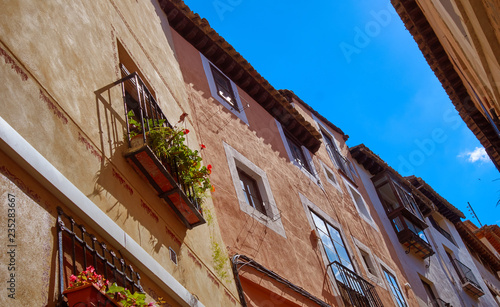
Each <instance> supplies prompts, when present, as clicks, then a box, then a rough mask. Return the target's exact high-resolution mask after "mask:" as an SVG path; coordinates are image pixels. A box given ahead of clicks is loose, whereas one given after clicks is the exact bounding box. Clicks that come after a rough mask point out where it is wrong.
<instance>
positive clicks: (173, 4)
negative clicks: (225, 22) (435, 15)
mask: <svg viewBox="0 0 500 307" xmlns="http://www.w3.org/2000/svg"><path fill="white" fill-rule="evenodd" d="M159 2H160V7H161V8H162V10H163V11H164V12H165V14H166V15H167V18H168V22H169V24H170V26H171V27H172V28H173V29H174V30H175V31H176V32H177V33H179V34H180V35H181V36H182V37H183V38H184V39H186V40H187V41H188V42H189V43H190V44H191V45H193V46H194V47H195V48H196V49H198V51H200V52H201V53H202V54H203V55H204V56H205V57H206V58H207V59H208V60H210V61H211V62H212V63H213V64H214V65H215V66H217V67H218V68H219V69H220V70H221V71H222V72H223V73H224V74H226V75H227V76H228V77H229V78H231V80H232V81H233V82H235V83H236V84H237V85H238V86H239V87H240V88H241V89H242V90H244V91H245V92H246V93H248V94H249V95H250V96H251V97H252V98H253V99H254V100H255V101H257V102H258V103H259V104H260V105H262V107H264V108H265V109H266V110H267V111H268V112H269V113H270V114H271V115H272V116H273V117H275V118H276V119H277V120H278V121H279V122H280V123H281V124H282V125H283V126H284V127H285V128H286V130H287V131H288V132H290V133H291V134H293V135H294V136H295V138H297V140H299V141H300V142H301V143H302V144H303V145H304V146H306V147H307V148H308V149H309V150H311V151H312V152H316V151H317V150H318V148H319V147H320V146H321V134H320V133H319V131H318V130H316V128H314V127H313V126H312V125H311V123H309V122H308V121H306V120H305V118H304V117H303V116H302V115H300V113H299V112H298V111H297V110H295V109H294V108H293V107H292V106H291V105H290V103H288V101H287V99H286V98H285V97H283V96H282V95H281V94H280V93H279V92H278V90H276V89H275V88H274V87H273V86H272V85H271V84H269V82H268V81H267V80H266V79H264V78H263V77H262V76H261V75H260V74H259V73H258V72H257V71H256V70H255V68H253V67H252V65H250V63H248V61H247V60H245V58H243V56H241V54H239V53H238V52H237V51H236V50H235V49H234V48H233V46H231V44H229V43H228V42H227V41H226V40H225V39H224V38H223V37H222V36H220V35H219V34H218V33H217V32H216V31H215V30H214V29H213V28H212V27H210V24H209V23H208V21H207V20H206V19H204V18H201V17H200V16H199V15H198V14H196V13H194V12H193V11H191V9H190V8H189V7H188V6H187V5H186V4H185V3H184V1H182V0H160V1H159Z"/></svg>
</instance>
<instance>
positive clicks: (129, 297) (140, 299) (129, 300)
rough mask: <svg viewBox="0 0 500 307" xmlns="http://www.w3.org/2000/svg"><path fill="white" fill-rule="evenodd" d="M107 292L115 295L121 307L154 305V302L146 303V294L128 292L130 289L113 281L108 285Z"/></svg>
mask: <svg viewBox="0 0 500 307" xmlns="http://www.w3.org/2000/svg"><path fill="white" fill-rule="evenodd" d="M106 293H107V294H111V295H115V297H117V298H118V301H119V302H120V304H122V306H123V307H146V306H156V304H155V303H152V302H151V303H149V304H146V294H144V293H140V292H134V293H132V292H130V290H128V289H126V288H123V287H120V286H118V285H117V284H116V283H113V284H112V285H110V286H109V289H108V292H106Z"/></svg>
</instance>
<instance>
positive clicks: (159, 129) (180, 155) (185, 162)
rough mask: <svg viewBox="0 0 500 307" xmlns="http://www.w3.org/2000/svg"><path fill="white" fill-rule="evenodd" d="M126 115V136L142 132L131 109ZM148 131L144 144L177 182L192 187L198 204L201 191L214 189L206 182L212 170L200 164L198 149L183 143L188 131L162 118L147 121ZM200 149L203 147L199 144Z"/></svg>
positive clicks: (184, 115)
mask: <svg viewBox="0 0 500 307" xmlns="http://www.w3.org/2000/svg"><path fill="white" fill-rule="evenodd" d="M127 116H128V117H129V124H130V125H131V129H130V136H131V137H133V136H135V135H138V134H139V133H142V131H143V125H141V124H140V123H139V121H137V120H136V119H135V118H134V113H133V111H130V112H129V113H128V115H127ZM186 116H187V114H186V113H184V114H183V115H181V118H180V120H179V121H178V124H179V123H182V122H183V121H184V119H185V118H186ZM147 122H148V123H149V127H150V130H149V132H148V144H149V145H150V146H151V148H152V150H153V152H154V153H155V154H156V156H157V157H158V158H159V159H160V160H161V161H162V162H163V164H164V165H165V166H166V167H167V169H169V170H170V171H172V170H173V169H172V168H175V171H177V172H178V174H179V181H180V182H179V183H181V184H184V185H189V186H192V187H193V193H194V195H190V196H191V197H193V198H195V199H196V201H197V202H198V203H199V204H201V203H202V202H203V200H204V196H205V192H206V191H207V190H209V189H212V191H213V190H214V188H213V186H212V185H211V184H210V179H209V175H210V174H211V172H212V165H210V164H209V165H207V166H203V165H202V164H201V162H202V158H201V156H200V152H199V151H198V150H192V149H191V148H189V147H188V146H187V145H186V144H185V141H186V138H185V135H186V134H188V133H189V130H188V129H183V128H180V127H177V126H174V127H168V126H165V125H164V123H165V120H159V121H157V120H155V121H154V122H153V121H152V120H151V119H148V121H147ZM144 123H146V120H144ZM200 147H201V150H203V149H205V148H206V146H205V145H203V144H201V145H200Z"/></svg>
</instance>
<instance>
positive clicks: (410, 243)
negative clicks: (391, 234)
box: [392, 215, 434, 259]
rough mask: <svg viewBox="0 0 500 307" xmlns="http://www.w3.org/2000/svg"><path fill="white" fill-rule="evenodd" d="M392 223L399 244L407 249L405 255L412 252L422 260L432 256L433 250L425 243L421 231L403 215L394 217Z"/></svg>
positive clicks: (423, 234) (425, 239) (424, 237)
mask: <svg viewBox="0 0 500 307" xmlns="http://www.w3.org/2000/svg"><path fill="white" fill-rule="evenodd" d="M392 223H393V226H394V228H395V230H396V234H397V236H398V240H399V242H400V243H401V244H403V245H404V246H405V247H406V248H407V250H406V253H407V254H409V253H410V252H413V253H414V254H415V255H416V256H419V257H421V258H422V259H425V258H427V257H429V256H432V255H434V250H433V249H432V246H431V245H430V244H429V242H428V241H427V237H426V236H425V233H424V231H423V229H421V228H419V227H418V226H416V225H415V224H413V223H412V222H411V221H409V220H408V219H406V218H405V217H404V216H403V215H400V216H396V217H395V218H394V219H393V220H392Z"/></svg>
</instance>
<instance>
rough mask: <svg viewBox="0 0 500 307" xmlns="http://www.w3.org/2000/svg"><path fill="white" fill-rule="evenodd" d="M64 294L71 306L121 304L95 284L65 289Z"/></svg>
mask: <svg viewBox="0 0 500 307" xmlns="http://www.w3.org/2000/svg"><path fill="white" fill-rule="evenodd" d="M63 294H64V295H65V296H66V298H67V299H68V305H69V307H86V306H89V307H90V306H105V307H117V306H121V305H120V304H118V303H117V302H116V301H115V300H113V299H112V298H110V297H109V296H108V295H106V294H105V293H102V292H101V291H100V290H99V289H98V288H97V286H96V285H94V284H87V285H83V286H79V287H76V288H72V289H68V290H65V291H64V292H63Z"/></svg>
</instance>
